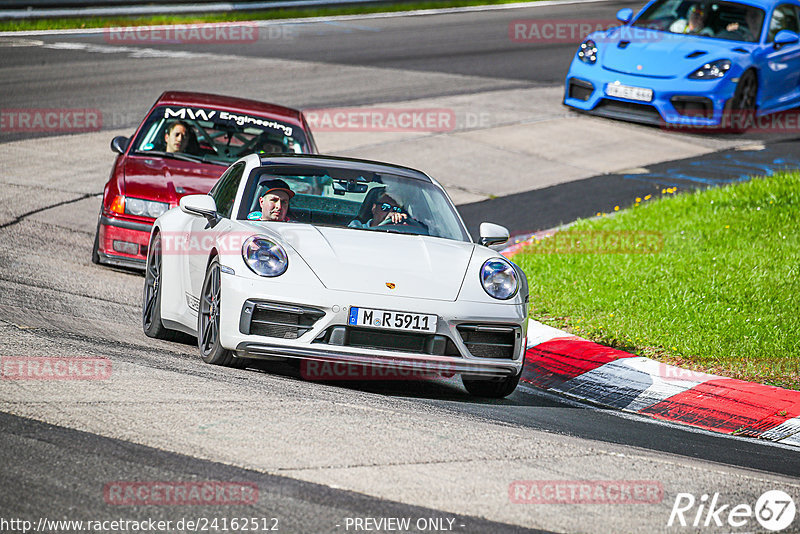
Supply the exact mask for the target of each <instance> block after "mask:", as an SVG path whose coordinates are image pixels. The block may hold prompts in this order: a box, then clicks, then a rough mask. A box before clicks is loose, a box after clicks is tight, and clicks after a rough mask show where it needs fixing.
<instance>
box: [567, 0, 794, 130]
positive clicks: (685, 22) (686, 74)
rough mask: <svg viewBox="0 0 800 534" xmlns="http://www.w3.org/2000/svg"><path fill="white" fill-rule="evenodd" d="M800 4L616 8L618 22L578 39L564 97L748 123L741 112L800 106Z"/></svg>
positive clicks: (755, 0)
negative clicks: (608, 27)
mask: <svg viewBox="0 0 800 534" xmlns="http://www.w3.org/2000/svg"><path fill="white" fill-rule="evenodd" d="M799 12H800V1H796V0H794V1H793V0H743V1H735V2H727V1H725V2H722V1H720V2H714V1H708V0H705V1H704V0H653V1H651V2H650V3H648V4H647V5H646V6H645V7H644V9H642V10H641V12H640V13H639V14H638V15H637V16H636V17H634V13H633V11H632V10H631V9H621V10H620V11H619V12H618V13H617V19H618V20H619V21H620V22H622V23H623V25H622V26H619V27H614V28H610V29H608V30H605V31H596V32H594V33H591V34H590V35H588V36H587V38H586V39H585V40H584V41H583V43H581V45H580V47H579V48H578V51H577V53H576V54H575V57H574V58H573V60H572V64H571V65H570V69H569V73H568V74H567V79H566V87H565V92H564V104H565V105H567V106H570V107H572V108H575V109H578V110H582V111H587V112H590V113H592V114H596V115H602V116H605V117H611V118H615V119H624V120H631V121H636V122H644V123H651V124H661V125H664V124H666V125H667V126H669V125H686V126H689V127H701V128H707V127H721V126H729V127H732V128H734V129H736V130H741V129H745V128H744V127H747V124H742V123H741V121H743V119H744V120H749V121H752V120H753V118H754V117H759V116H762V115H767V114H770V113H775V112H778V111H784V110H788V109H791V108H794V107H797V106H798V105H800V36H798V31H800V28H799V27H798V13H799ZM765 21H767V23H766V24H765ZM737 122H738V124H737Z"/></svg>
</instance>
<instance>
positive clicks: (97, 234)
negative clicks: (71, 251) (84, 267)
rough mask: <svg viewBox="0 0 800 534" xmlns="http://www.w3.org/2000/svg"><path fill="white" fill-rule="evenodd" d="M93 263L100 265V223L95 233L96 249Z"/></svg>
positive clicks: (93, 250)
mask: <svg viewBox="0 0 800 534" xmlns="http://www.w3.org/2000/svg"><path fill="white" fill-rule="evenodd" d="M92 263H94V264H95V265H100V221H99V220H98V221H97V229H95V231H94V248H92Z"/></svg>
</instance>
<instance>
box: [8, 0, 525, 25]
mask: <svg viewBox="0 0 800 534" xmlns="http://www.w3.org/2000/svg"><path fill="white" fill-rule="evenodd" d="M518 1H520V0H438V1H427V2H426V1H421V2H420V1H411V2H399V3H392V4H389V3H380V4H372V5H351V6H340V7H314V8H305V9H273V10H267V11H248V12H241V11H237V12H223V13H209V14H196V15H157V16H144V17H75V18H59V19H34V20H0V31H25V30H27V31H31V30H54V29H74V28H108V27H118V26H150V25H160V24H196V23H203V22H236V21H251V20H271V19H293V18H306V17H330V16H335V15H361V14H366V13H389V12H394V11H410V10H416V9H438V8H447V7H466V6H483V5H495V4H511V3H515V2H518Z"/></svg>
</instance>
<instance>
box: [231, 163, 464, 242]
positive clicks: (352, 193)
mask: <svg viewBox="0 0 800 534" xmlns="http://www.w3.org/2000/svg"><path fill="white" fill-rule="evenodd" d="M275 180H283V182H284V183H285V184H286V185H288V186H289V188H290V189H291V190H292V192H293V193H294V194H295V195H294V197H293V198H292V199H291V200H290V202H289V211H288V221H290V222H299V223H309V224H314V225H318V226H335V227H341V228H350V229H352V230H353V231H354V232H355V231H358V232H363V231H377V232H392V233H403V234H416V235H429V236H434V237H443V238H446V239H454V240H457V241H467V242H469V241H470V238H469V235H468V234H467V232H466V230H465V229H464V226H463V224H462V223H461V220H460V219H459V217H458V215H457V213H456V210H455V207H454V206H453V205H452V203H451V202H450V200H449V199H448V198H447V197H446V196H445V194H444V193H443V192H442V190H441V189H439V188H438V187H436V186H435V185H433V184H432V183H430V182H425V181H423V180H418V179H414V178H406V177H403V176H397V175H393V174H379V173H376V172H368V171H357V170H352V169H338V168H316V167H315V168H311V167H303V166H297V165H293V166H270V167H267V168H265V167H262V168H258V169H255V170H254V171H253V173H252V174H251V176H250V178H249V180H248V184H247V186H246V190H245V192H244V197H243V199H242V203H241V208H240V210H239V214H238V218H239V219H250V220H260V219H261V217H262V212H261V204H260V199H261V197H262V196H265V193H266V192H267V191H268V190H269V188H270V186H273V187H274V185H275V183H276V182H275ZM267 196H268V195H267ZM265 218H266V217H265Z"/></svg>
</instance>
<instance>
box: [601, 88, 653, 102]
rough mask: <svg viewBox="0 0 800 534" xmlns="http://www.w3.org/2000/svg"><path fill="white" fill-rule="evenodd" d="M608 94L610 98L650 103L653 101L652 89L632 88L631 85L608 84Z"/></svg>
mask: <svg viewBox="0 0 800 534" xmlns="http://www.w3.org/2000/svg"><path fill="white" fill-rule="evenodd" d="M606 94H607V95H608V96H616V97H618V98H625V99H628V100H638V101H640V102H650V101H651V100H653V90H652V89H645V88H643V87H631V86H630V85H620V84H618V83H610V84H608V85H607V86H606Z"/></svg>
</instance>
